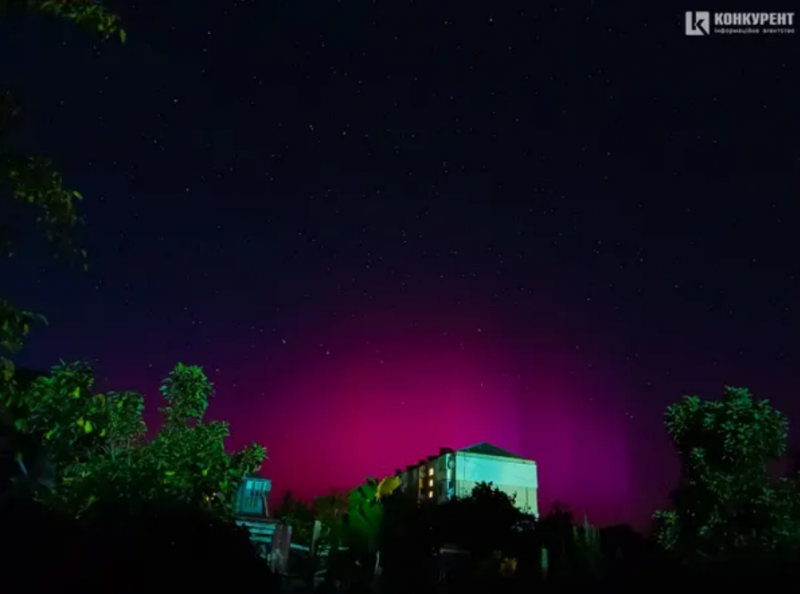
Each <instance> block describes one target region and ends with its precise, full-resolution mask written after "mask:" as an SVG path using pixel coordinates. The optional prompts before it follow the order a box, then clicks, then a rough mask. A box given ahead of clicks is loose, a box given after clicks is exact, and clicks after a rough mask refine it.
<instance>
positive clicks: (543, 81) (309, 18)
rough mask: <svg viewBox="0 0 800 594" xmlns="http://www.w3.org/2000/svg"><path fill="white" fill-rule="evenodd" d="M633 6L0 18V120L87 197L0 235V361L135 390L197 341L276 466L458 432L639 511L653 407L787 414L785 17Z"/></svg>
mask: <svg viewBox="0 0 800 594" xmlns="http://www.w3.org/2000/svg"><path fill="white" fill-rule="evenodd" d="M648 4H651V3H644V2H633V1H623V2H598V1H575V2H563V1H557V2H539V3H531V2H519V1H516V0H507V1H504V2H502V3H491V2H463V1H455V0H437V1H435V2H421V1H419V0H416V1H410V0H397V1H394V0H392V1H390V0H378V1H365V0H336V1H335V0H331V1H326V2H315V3H313V4H312V3H301V2H296V1H295V2H289V1H285V0H284V1H275V2H255V1H238V2H237V1H222V0H218V1H213V2H211V1H209V2H189V1H188V0H171V1H169V2H155V1H152V2H137V3H133V2H119V3H118V4H116V5H113V6H114V7H115V8H117V9H118V11H119V12H120V14H121V16H122V18H123V19H124V21H125V24H126V29H127V30H128V43H127V44H126V45H124V46H123V45H121V44H119V43H116V42H114V43H108V44H102V43H99V42H98V40H97V39H96V38H95V37H94V36H93V35H92V34H91V33H90V32H86V31H82V30H78V29H76V28H75V27H72V26H70V25H69V24H66V23H61V22H58V21H53V20H48V19H38V18H22V19H18V20H15V21H13V22H3V23H2V24H0V55H5V56H8V55H15V56H20V57H19V58H15V59H14V60H10V61H9V60H2V62H1V63H0V80H2V82H3V84H4V85H6V86H7V87H8V88H11V89H13V91H14V92H15V94H16V95H17V97H18V98H19V100H20V101H21V103H22V105H23V108H24V120H23V122H22V124H21V127H20V128H19V129H18V131H17V137H16V141H17V143H18V146H19V147H23V148H25V149H27V150H29V151H32V152H36V153H40V154H46V155H49V156H50V157H52V158H53V160H54V161H55V162H56V164H57V165H58V167H59V168H60V169H61V170H62V171H63V173H64V175H65V178H66V179H67V181H68V183H70V184H71V185H72V186H74V187H77V188H80V190H81V191H82V193H83V195H84V196H85V197H86V200H85V201H84V203H83V204H82V207H83V213H84V214H85V217H86V225H85V226H84V227H83V228H82V229H81V230H80V232H79V238H80V240H81V241H82V242H83V243H84V245H86V247H87V249H88V251H89V254H90V268H89V270H88V272H83V271H80V270H77V269H71V268H70V267H68V266H65V265H63V264H61V263H58V262H53V261H52V259H51V258H50V257H49V255H48V253H47V251H46V249H45V247H44V246H43V245H42V242H39V241H38V240H37V239H36V236H35V235H34V233H33V230H32V229H31V231H30V233H29V236H30V238H31V239H30V241H25V242H24V243H23V245H22V246H20V247H21V249H20V252H19V255H18V257H17V258H16V259H15V260H13V261H9V262H4V263H3V264H2V269H0V274H1V275H2V276H0V279H2V280H1V283H0V287H1V288H2V291H3V293H4V294H6V295H9V296H10V297H11V298H12V299H13V300H14V301H15V302H16V303H18V304H20V305H25V306H27V307H29V308H31V309H37V310H40V311H43V312H45V313H46V314H47V316H48V317H49V319H50V322H51V325H50V327H49V328H47V329H42V330H37V331H36V332H35V334H34V335H33V337H32V339H31V340H30V342H29V344H28V347H27V350H26V351H25V352H24V353H23V354H22V356H21V357H20V358H19V359H18V363H20V364H23V365H27V366H32V367H37V368H47V367H49V366H50V365H51V364H53V363H55V362H56V361H57V360H58V359H59V358H63V359H68V360H74V359H86V360H90V361H92V362H93V363H94V365H95V368H96V371H97V374H98V378H99V383H100V386H101V387H102V388H103V389H105V388H115V389H137V390H140V391H142V392H144V393H145V394H146V395H147V396H148V399H149V400H148V401H149V402H150V403H151V405H152V406H153V407H155V406H157V405H158V404H159V403H158V399H157V397H156V393H157V387H158V383H159V380H160V379H161V378H163V377H164V376H165V375H166V374H167V373H168V372H169V370H170V368H171V367H172V365H173V364H174V363H175V362H177V361H183V362H186V363H193V364H199V365H202V366H203V367H204V368H205V369H206V371H207V372H208V375H209V376H210V378H211V379H212V381H213V382H214V383H215V385H216V387H217V395H216V397H215V399H214V401H213V403H212V406H211V409H210V415H211V416H212V417H214V418H224V419H228V420H229V421H230V423H231V429H232V437H231V445H232V446H241V445H244V444H245V443H247V442H249V441H251V440H258V441H260V442H261V443H263V444H264V445H265V446H267V447H268V449H269V458H270V459H269V461H268V462H267V463H266V464H265V465H264V468H263V474H265V475H266V476H269V477H271V478H272V479H273V481H274V485H275V490H276V491H277V492H281V491H283V490H285V489H292V490H293V491H295V492H296V493H298V494H300V495H302V496H306V497H308V496H313V495H315V494H324V493H326V492H327V491H329V490H330V489H331V488H348V487H352V486H354V485H355V484H356V483H357V482H358V481H360V480H361V479H363V478H364V477H366V476H380V475H383V474H387V473H391V472H393V471H394V470H395V469H396V468H400V467H404V466H405V465H407V464H412V463H414V462H416V461H417V460H419V459H420V458H422V457H424V456H428V455H431V454H434V453H436V452H437V451H438V448H439V447H440V446H448V447H455V448H458V447H464V446H468V445H471V444H474V443H477V442H481V441H489V442H491V443H494V444H496V445H498V446H501V447H505V448H507V449H510V450H512V451H514V452H517V453H520V454H522V455H525V456H527V457H530V458H533V459H535V460H537V462H538V464H539V473H540V483H541V485H540V490H541V504H542V505H543V506H544V507H545V508H546V507H547V505H549V504H550V503H551V502H553V501H554V500H563V501H566V502H567V503H569V504H570V505H571V506H572V507H573V509H575V510H576V511H578V512H579V513H580V512H583V511H586V512H587V513H588V514H589V517H590V519H591V520H593V521H596V522H600V523H608V522H623V521H625V522H634V523H637V524H640V525H641V524H643V523H644V522H646V519H647V518H648V517H649V515H650V514H651V513H652V511H653V510H654V509H655V508H656V507H657V506H659V505H661V504H663V503H664V502H665V500H666V497H667V495H668V492H669V490H670V488H671V487H672V486H673V485H674V484H675V482H676V478H677V464H676V462H675V460H674V456H673V454H672V451H671V448H670V444H669V442H668V440H667V439H666V437H665V434H664V431H663V428H662V418H663V410H664V408H665V406H666V405H668V404H669V403H670V402H672V401H674V400H676V399H677V398H679V397H680V396H681V395H684V394H699V395H703V396H717V395H719V394H720V393H721V392H722V388H723V386H724V385H737V386H747V387H749V388H751V389H752V390H753V391H754V393H755V394H756V395H757V396H761V397H768V398H770V399H771V400H772V401H773V403H774V404H775V405H776V406H777V407H778V408H780V409H782V410H784V411H785V412H786V413H787V414H788V415H789V417H790V419H791V420H795V419H797V418H799V417H800V400H797V399H796V397H795V393H794V392H795V389H796V387H795V384H794V382H795V381H796V374H795V372H796V370H797V369H798V356H800V344H798V341H797V336H798V331H799V330H800V318H799V317H798V307H800V304H799V303H798V299H799V298H800V264H799V263H798V254H800V235H799V234H798V232H797V229H798V222H799V221H800V207H799V206H798V174H800V146H798V137H799V134H798V132H800V125H799V124H800V118H799V117H798V110H797V106H798V105H800V87H799V86H798V85H797V81H798V80H799V79H800V61H799V60H798V57H800V56H799V55H798V50H800V36H798V35H800V34H798V35H786V36H780V37H776V36H772V37H760V38H752V37H751V38H742V37H735V38H725V37H721V36H718V37H709V38H690V37H686V36H684V31H683V13H684V10H692V9H698V8H702V9H710V10H713V9H714V8H716V7H717V5H718V4H719V3H717V4H715V3H714V2H706V4H705V5H704V6H699V7H698V6H695V5H691V6H690V5H686V6H684V4H683V3H673V5H670V6H664V7H660V6H649V5H648ZM786 6H788V4H787V3H780V2H772V3H770V9H771V10H780V9H781V8H782V7H784V8H785V7H786ZM742 8H745V9H746V8H748V7H747V6H743V7H742ZM750 8H751V9H752V8H754V7H753V6H751V7H750Z"/></svg>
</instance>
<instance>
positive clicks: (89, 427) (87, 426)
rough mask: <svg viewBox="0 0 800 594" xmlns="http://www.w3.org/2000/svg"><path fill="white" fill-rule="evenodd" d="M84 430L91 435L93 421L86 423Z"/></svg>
mask: <svg viewBox="0 0 800 594" xmlns="http://www.w3.org/2000/svg"><path fill="white" fill-rule="evenodd" d="M83 430H84V431H85V432H86V433H91V432H92V422H91V421H86V424H85V425H84V426H83Z"/></svg>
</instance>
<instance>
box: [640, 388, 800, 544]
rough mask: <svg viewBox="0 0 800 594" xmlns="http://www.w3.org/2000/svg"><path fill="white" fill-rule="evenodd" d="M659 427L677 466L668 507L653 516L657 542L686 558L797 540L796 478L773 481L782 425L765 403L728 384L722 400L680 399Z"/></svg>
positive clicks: (799, 498)
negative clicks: (664, 430)
mask: <svg viewBox="0 0 800 594" xmlns="http://www.w3.org/2000/svg"><path fill="white" fill-rule="evenodd" d="M666 427H667V431H668V432H669V435H670V437H671V438H672V441H673V442H674V445H675V447H676V449H677V452H678V455H679V457H680V460H681V464H682V474H681V483H680V486H679V488H678V489H677V490H676V491H675V492H674V494H673V496H672V501H673V507H672V509H670V510H666V511H659V512H657V513H656V516H655V518H656V521H657V526H658V531H657V538H658V542H659V543H660V544H661V546H662V547H663V548H664V549H666V550H668V551H672V552H674V553H676V554H678V555H679V556H682V557H686V558H694V557H701V558H720V557H725V556H729V555H731V554H734V553H737V552H744V551H762V552H770V551H775V550H777V549H782V548H784V547H787V546H792V545H796V544H797V543H798V537H800V525H798V520H800V515H798V512H800V490H798V488H797V483H796V481H794V480H792V479H788V478H779V479H772V478H771V477H770V473H769V470H770V468H769V465H770V463H771V462H772V461H774V460H776V459H777V458H779V457H780V456H781V455H783V454H784V452H785V450H786V441H787V432H788V424H787V421H786V418H785V417H784V416H783V415H782V414H781V413H780V412H779V411H777V410H775V409H773V408H772V407H771V405H770V404H769V402H768V401H767V400H759V401H756V400H753V398H752V396H751V395H750V392H749V391H748V390H746V389H743V388H731V387H727V388H726V389H725V393H724V395H723V398H722V399H721V400H701V399H700V398H697V397H694V396H688V397H685V398H684V399H683V400H681V401H680V402H679V403H677V404H674V405H672V406H670V407H669V408H668V409H667V413H666Z"/></svg>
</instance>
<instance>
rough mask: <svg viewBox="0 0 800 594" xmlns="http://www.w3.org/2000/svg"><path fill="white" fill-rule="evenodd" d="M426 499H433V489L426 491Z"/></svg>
mask: <svg viewBox="0 0 800 594" xmlns="http://www.w3.org/2000/svg"><path fill="white" fill-rule="evenodd" d="M428 499H433V491H428Z"/></svg>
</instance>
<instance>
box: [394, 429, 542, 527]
mask: <svg viewBox="0 0 800 594" xmlns="http://www.w3.org/2000/svg"><path fill="white" fill-rule="evenodd" d="M397 476H398V478H399V479H400V486H399V489H400V490H401V491H403V492H404V493H408V494H411V495H412V496H415V497H416V498H417V499H418V500H419V501H424V500H432V501H435V502H437V503H443V502H445V501H450V500H452V499H456V498H461V497H468V496H469V495H470V494H471V493H472V490H473V489H474V488H475V486H476V485H477V484H478V483H482V482H485V483H492V486H493V487H496V488H497V489H500V490H501V491H503V492H504V493H506V494H508V495H509V496H512V497H514V501H515V503H516V505H517V507H518V508H520V509H521V510H523V511H525V512H527V513H531V514H534V515H538V514H539V506H538V499H537V492H538V488H539V483H538V475H537V471H536V462H534V461H533V460H527V459H525V458H522V457H521V456H517V455H516V454H512V453H511V452H508V451H506V450H504V449H502V448H498V447H497V446H494V445H492V444H489V443H479V444H477V445H474V446H471V447H468V448H464V449H461V450H452V449H450V448H441V449H440V450H439V454H438V455H435V456H430V457H428V458H427V459H425V460H420V461H419V462H418V463H417V464H413V465H411V466H406V469H405V470H398V471H397Z"/></svg>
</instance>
